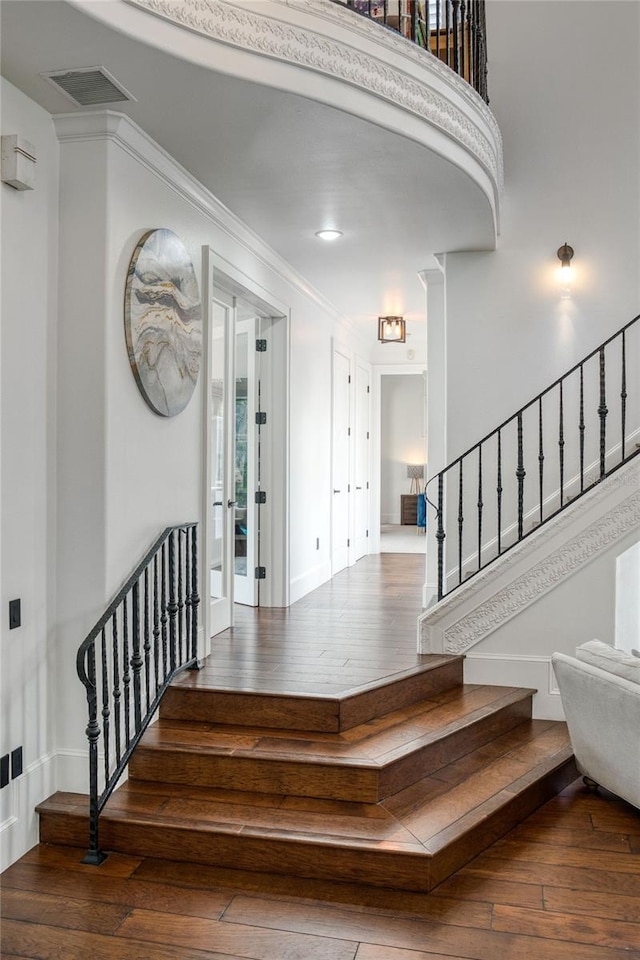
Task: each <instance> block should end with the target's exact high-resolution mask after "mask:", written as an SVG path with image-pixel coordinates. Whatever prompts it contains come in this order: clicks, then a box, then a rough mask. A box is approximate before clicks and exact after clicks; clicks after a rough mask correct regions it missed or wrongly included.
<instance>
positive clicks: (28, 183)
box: [1, 133, 36, 190]
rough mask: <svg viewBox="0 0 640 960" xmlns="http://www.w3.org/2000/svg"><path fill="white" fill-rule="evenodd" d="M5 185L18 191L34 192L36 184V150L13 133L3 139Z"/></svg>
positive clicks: (2, 175)
mask: <svg viewBox="0 0 640 960" xmlns="http://www.w3.org/2000/svg"><path fill="white" fill-rule="evenodd" d="M1 179H2V182H3V183H8V184H9V186H10V187H15V189H16V190H33V188H34V187H35V183H36V148H35V147H34V145H33V144H32V143H29V141H28V140H25V139H24V138H23V137H19V136H18V135H17V134H16V133H12V134H10V135H8V136H5V137H3V138H2V174H1Z"/></svg>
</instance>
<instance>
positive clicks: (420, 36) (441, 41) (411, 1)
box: [334, 0, 489, 103]
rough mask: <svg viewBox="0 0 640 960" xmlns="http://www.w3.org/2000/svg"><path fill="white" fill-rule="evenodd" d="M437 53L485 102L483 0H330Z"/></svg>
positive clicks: (485, 72) (485, 53) (485, 64)
mask: <svg viewBox="0 0 640 960" xmlns="http://www.w3.org/2000/svg"><path fill="white" fill-rule="evenodd" d="M334 2H335V3H340V4H342V5H343V6H346V7H349V8H350V9H352V10H354V11H355V12H356V13H359V14H361V15H362V16H365V17H368V18H369V19H370V20H373V21H375V22H376V23H380V24H381V25H382V26H385V27H387V28H388V29H390V30H394V31H395V32H396V33H399V34H401V35H402V36H403V37H406V38H407V40H412V41H413V42H414V43H416V44H417V45H418V46H420V47H423V48H424V49H425V50H430V51H431V53H432V54H434V55H435V56H437V57H439V58H440V60H442V61H443V62H444V63H446V64H447V66H449V67H451V69H452V70H454V71H455V72H456V73H457V74H459V76H461V77H463V78H464V79H465V80H466V81H467V83H469V84H471V86H472V87H473V88H474V89H475V90H477V92H478V93H479V94H480V96H481V97H482V99H483V100H484V101H485V102H486V103H488V102H489V97H488V94H487V43H486V28H485V9H484V0H334Z"/></svg>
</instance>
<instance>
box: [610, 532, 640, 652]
mask: <svg viewBox="0 0 640 960" xmlns="http://www.w3.org/2000/svg"><path fill="white" fill-rule="evenodd" d="M615 646H616V647H618V648H619V649H620V650H626V651H627V652H628V653H630V652H631V651H632V650H636V651H640V540H639V541H638V542H637V543H634V544H633V546H631V547H629V549H628V550H625V551H624V552H623V553H620V554H619V555H618V556H617V558H616V622H615Z"/></svg>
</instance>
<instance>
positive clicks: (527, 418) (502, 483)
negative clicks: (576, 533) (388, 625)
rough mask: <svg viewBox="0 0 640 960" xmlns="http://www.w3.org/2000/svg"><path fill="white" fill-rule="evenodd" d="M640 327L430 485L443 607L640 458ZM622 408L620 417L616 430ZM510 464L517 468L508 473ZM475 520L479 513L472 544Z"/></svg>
mask: <svg viewBox="0 0 640 960" xmlns="http://www.w3.org/2000/svg"><path fill="white" fill-rule="evenodd" d="M638 320H640V316H638V317H635V318H634V319H633V320H631V321H629V323H627V324H625V326H624V327H622V328H621V329H620V330H618V331H617V333H615V334H613V335H612V336H611V337H609V338H608V339H607V340H605V341H604V343H601V344H600V346H598V347H596V348H595V350H592V351H591V353H589V354H588V355H587V356H586V357H584V359H582V360H581V361H580V362H579V363H577V364H575V366H573V367H572V368H571V369H570V370H568V371H567V372H566V373H565V374H563V376H561V377H559V378H558V379H557V380H555V381H554V382H553V383H552V384H550V385H549V386H548V387H547V388H546V389H545V390H543V391H542V392H541V393H539V394H538V395H537V396H536V397H534V398H533V400H530V401H529V403H527V404H525V406H524V407H521V408H520V410H518V411H517V412H516V413H514V414H513V415H512V416H510V417H509V418H508V419H507V420H504V421H503V422H502V423H501V424H500V425H499V426H498V427H496V428H495V429H494V430H492V431H491V433H488V434H487V435H486V436H485V437H483V438H482V440H480V441H478V443H476V444H474V445H473V446H472V447H470V448H469V449H468V450H466V451H465V452H464V453H462V454H461V455H460V456H459V457H457V458H456V459H455V460H454V461H453V462H452V463H450V464H449V465H448V466H446V467H445V468H444V469H443V470H441V471H440V473H437V474H435V475H434V476H433V477H431V478H430V479H429V480H428V482H427V484H426V486H425V495H426V490H427V487H428V486H429V485H430V484H432V483H434V482H436V481H437V484H438V487H437V491H438V492H437V502H435V503H434V502H433V501H432V500H430V499H429V498H428V497H427V498H426V499H427V502H428V503H429V504H430V506H431V507H433V508H434V510H435V511H436V521H437V530H436V535H435V536H436V541H437V555H438V561H437V562H438V573H437V581H438V600H442V598H443V597H445V596H447V595H448V594H449V593H451V592H452V591H453V590H455V589H457V588H458V587H459V586H460V584H461V583H463V582H464V581H466V580H468V579H469V578H470V577H472V576H474V575H475V574H477V573H479V572H480V570H482V569H484V568H485V567H486V566H488V565H489V564H490V563H492V562H493V561H494V560H496V559H497V558H498V557H500V556H502V555H503V554H504V553H506V552H507V551H508V550H510V549H511V548H512V547H514V546H515V545H516V544H517V543H519V542H520V541H521V540H523V539H524V538H525V537H527V536H528V535H529V534H530V533H532V532H533V530H534V529H536V528H537V527H538V526H540V525H541V524H543V523H546V522H548V521H549V520H551V519H552V517H554V516H556V515H557V514H558V513H560V511H562V510H564V509H565V508H566V507H567V506H568V504H569V502H572V501H574V500H576V499H577V498H578V497H581V496H582V495H583V494H585V493H586V492H587V491H588V490H589V489H590V488H591V487H593V486H594V485H596V484H598V483H601V482H602V481H603V480H604V479H605V478H606V477H607V476H609V475H610V474H612V473H613V472H614V471H615V470H617V469H619V467H621V466H622V465H623V464H624V463H626V462H627V461H629V460H631V459H632V458H633V457H635V456H637V455H638V453H640V443H638V440H640V370H639V369H638V358H639V357H640V342H638V341H640V324H639V325H637V322H638ZM636 325H637V326H636ZM612 355H613V356H612ZM616 355H617V356H616ZM630 358H631V360H630ZM607 360H609V367H607ZM612 364H614V366H613V370H612ZM630 373H631V379H630V378H629V374H630ZM614 398H615V399H614ZM613 403H617V404H618V410H617V414H618V415H617V419H616V421H615V425H614V427H611V426H610V425H611V423H612V420H611V413H612V411H611V410H610V409H609V404H611V405H613ZM632 438H635V442H631V440H632ZM550 446H551V449H552V452H551V453H550V452H549V450H550ZM509 461H511V463H512V464H515V469H513V467H512V468H511V470H509V469H508V468H507V469H505V462H507V463H508V462H509ZM532 477H533V480H534V482H533V483H531V478H532ZM527 478H529V482H527ZM469 513H471V514H472V515H474V514H475V516H474V523H473V530H472V535H471V537H470V536H469V532H468V531H469V527H468V524H467V526H466V527H465V517H466V516H468V514H469ZM452 537H453V538H455V541H456V542H455V547H454V550H453V553H454V558H453V559H454V563H453V564H452V566H451V568H450V569H449V570H448V572H447V569H446V566H447V564H446V553H445V545H446V542H447V540H448V541H449V542H450V541H451V539H452ZM450 556H451V555H450Z"/></svg>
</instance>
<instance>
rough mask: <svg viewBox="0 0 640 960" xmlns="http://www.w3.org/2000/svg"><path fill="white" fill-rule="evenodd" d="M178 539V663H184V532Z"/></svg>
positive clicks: (179, 534) (178, 534) (178, 533)
mask: <svg viewBox="0 0 640 960" xmlns="http://www.w3.org/2000/svg"><path fill="white" fill-rule="evenodd" d="M177 539H178V596H177V600H178V611H177V622H178V663H183V662H184V661H185V660H186V659H187V658H186V655H185V653H184V650H183V648H184V645H185V636H184V590H183V582H182V576H183V560H182V530H178V531H177Z"/></svg>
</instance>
